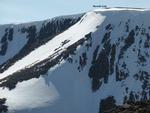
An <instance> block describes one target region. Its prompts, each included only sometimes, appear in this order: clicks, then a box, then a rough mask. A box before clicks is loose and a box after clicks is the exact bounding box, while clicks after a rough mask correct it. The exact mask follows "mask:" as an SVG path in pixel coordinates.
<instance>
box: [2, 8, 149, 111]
mask: <svg viewBox="0 0 150 113" xmlns="http://www.w3.org/2000/svg"><path fill="white" fill-rule="evenodd" d="M149 18H150V11H149V10H147V9H128V8H122V9H120V8H112V9H111V8H109V9H98V10H95V11H91V12H87V13H84V14H79V15H72V16H63V17H57V18H54V19H51V20H46V21H41V22H33V23H27V24H26V23H25V24H18V25H2V26H0V33H1V34H0V40H1V43H0V112H8V113H11V112H15V113H49V112H52V113H60V112H61V113H104V112H105V113H110V112H112V113H121V112H123V113H128V112H127V111H128V109H130V111H131V110H133V109H136V107H137V106H140V107H142V108H141V109H142V110H143V109H145V108H143V106H142V105H141V103H142V104H144V105H145V103H146V105H147V103H149V101H148V100H149V99H150V69H149V68H150V21H149ZM129 102H130V104H131V103H132V104H131V105H130V104H129ZM136 102H138V103H140V102H141V103H140V104H137V103H136ZM122 105H123V107H121V106H122ZM124 105H127V106H125V108H124ZM132 105H133V107H132ZM147 106H149V105H147ZM141 109H140V108H139V109H137V110H138V112H139V111H140V110H141ZM116 111H117V112H116ZM138 112H137V113H138ZM142 112H143V111H142ZM146 112H147V113H148V112H149V111H146ZM131 113H132V112H131ZM133 113H134V112H133ZM139 113H140V112H139Z"/></svg>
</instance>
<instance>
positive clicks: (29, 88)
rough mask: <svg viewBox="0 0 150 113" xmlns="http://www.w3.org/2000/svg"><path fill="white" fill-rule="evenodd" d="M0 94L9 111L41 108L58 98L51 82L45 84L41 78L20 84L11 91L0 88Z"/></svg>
mask: <svg viewBox="0 0 150 113" xmlns="http://www.w3.org/2000/svg"><path fill="white" fill-rule="evenodd" d="M0 92H1V93H0V97H3V98H7V101H6V105H8V106H9V110H10V111H15V110H23V109H33V108H37V107H43V106H46V105H49V104H52V103H53V102H55V101H56V100H57V98H58V97H59V94H58V92H57V90H56V88H55V86H54V85H53V84H52V83H51V82H49V83H48V84H47V83H46V82H45V79H44V78H43V77H40V78H38V79H31V80H29V81H24V82H21V83H19V84H18V85H17V86H16V88H15V89H14V90H12V91H9V90H8V89H7V88H5V89H2V88H0Z"/></svg>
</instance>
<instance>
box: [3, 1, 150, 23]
mask: <svg viewBox="0 0 150 113" xmlns="http://www.w3.org/2000/svg"><path fill="white" fill-rule="evenodd" d="M93 4H106V5H108V6H130V7H146V8H150V0H0V24H8V23H21V22H29V21H38V20H44V19H48V18H52V17H55V16H59V15H68V14H76V13H81V12H85V11H89V10H92V9H93V8H92V5H93Z"/></svg>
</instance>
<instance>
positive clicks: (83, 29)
mask: <svg viewBox="0 0 150 113" xmlns="http://www.w3.org/2000/svg"><path fill="white" fill-rule="evenodd" d="M104 19H105V17H104V16H102V15H100V14H96V13H94V12H88V13H87V14H86V15H85V16H83V18H82V19H81V20H82V21H79V22H78V23H76V24H75V25H73V26H72V27H70V28H69V29H68V30H66V31H65V32H63V33H62V34H60V35H58V36H56V37H55V38H53V39H52V40H50V41H49V42H47V43H46V44H45V45H43V46H41V47H39V48H38V49H36V50H35V51H33V52H31V53H30V54H29V55H27V56H26V57H24V58H23V59H21V60H19V61H18V62H16V63H15V64H14V65H13V66H11V67H10V68H8V69H7V70H6V71H5V72H4V73H2V74H0V79H2V78H5V77H7V76H8V75H10V74H13V73H14V72H16V71H18V70H20V69H23V68H25V67H27V66H29V65H31V64H33V63H34V62H36V63H38V62H40V61H42V60H44V59H46V58H48V57H49V56H50V55H52V54H53V53H54V50H55V49H56V48H58V47H59V46H60V45H61V43H62V42H63V41H64V40H70V42H69V43H67V44H66V45H64V46H63V47H61V48H62V49H63V50H64V49H65V48H66V47H68V46H69V45H72V44H73V43H75V42H76V41H78V40H79V39H81V38H83V37H84V36H85V35H86V34H88V33H90V32H94V31H95V30H96V26H97V25H99V24H101V23H102V22H103V21H104ZM60 52H61V51H60Z"/></svg>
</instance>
